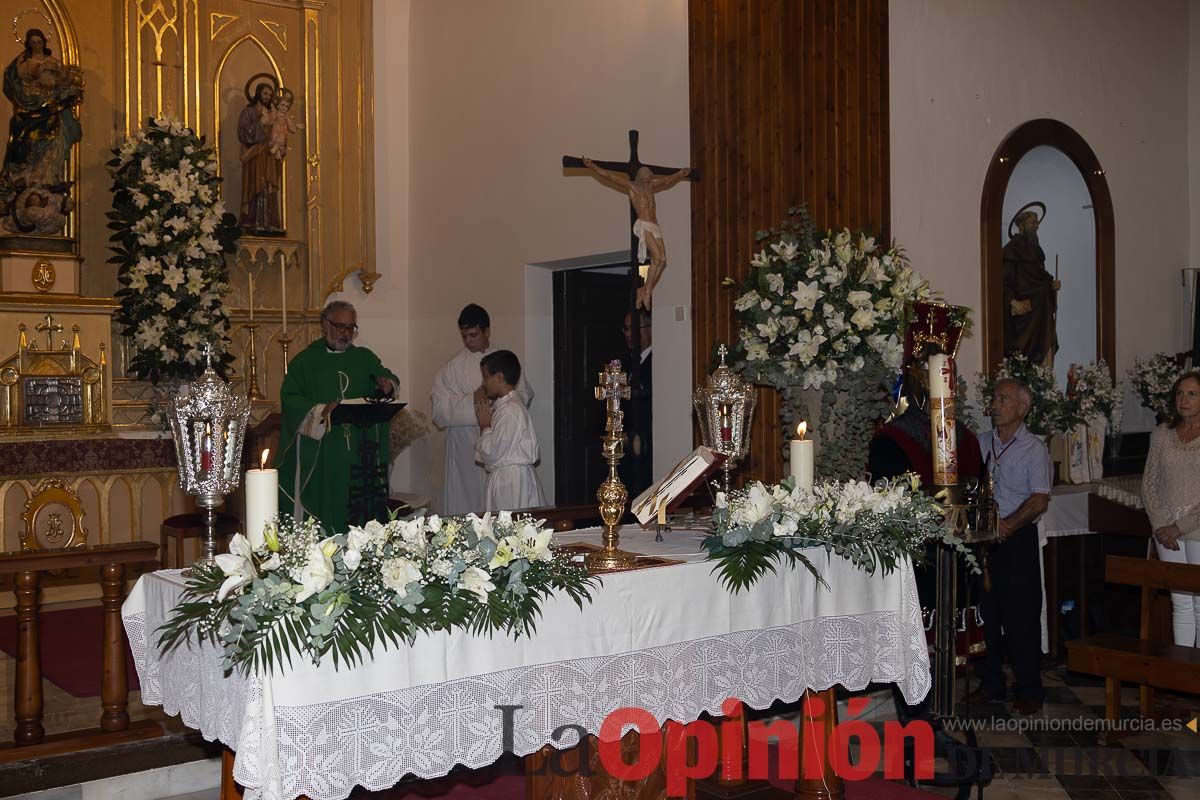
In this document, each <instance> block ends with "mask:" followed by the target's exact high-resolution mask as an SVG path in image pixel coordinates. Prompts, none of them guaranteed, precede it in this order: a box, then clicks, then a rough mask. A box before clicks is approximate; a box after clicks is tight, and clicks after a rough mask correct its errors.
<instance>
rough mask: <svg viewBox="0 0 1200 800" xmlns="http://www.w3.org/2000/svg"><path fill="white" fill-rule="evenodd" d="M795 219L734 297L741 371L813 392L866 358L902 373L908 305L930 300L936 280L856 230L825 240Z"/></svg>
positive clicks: (801, 216)
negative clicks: (929, 278) (931, 279)
mask: <svg viewBox="0 0 1200 800" xmlns="http://www.w3.org/2000/svg"><path fill="white" fill-rule="evenodd" d="M796 213H797V214H798V216H799V222H790V223H785V224H784V228H783V230H782V232H773V234H772V235H768V234H760V238H762V239H764V240H770V239H774V241H771V242H770V243H769V244H767V245H766V246H765V247H763V249H762V250H760V251H759V252H758V253H757V254H755V256H754V258H753V260H752V261H751V268H750V272H749V274H748V275H747V276H746V278H745V279H744V280H743V281H742V283H741V292H740V294H739V295H738V297H737V299H736V300H735V301H734V306H733V307H734V310H735V311H736V312H737V317H738V322H739V323H740V328H739V331H738V346H739V348H740V350H741V354H740V355H741V356H742V358H743V359H744V362H745V364H744V369H743V374H745V375H746V377H747V378H748V379H749V380H751V381H753V382H755V383H763V384H768V385H771V386H775V387H776V388H782V387H784V386H796V385H801V386H804V387H805V388H814V389H815V388H819V387H821V386H823V385H825V384H832V383H836V382H837V381H838V379H839V378H841V377H843V376H844V375H845V374H846V373H848V372H852V371H855V370H860V369H862V367H863V365H864V364H865V363H866V362H867V361H872V360H879V361H881V362H882V363H884V364H885V365H887V366H888V367H889V368H892V369H896V370H898V369H899V367H900V362H901V359H902V358H903V355H904V343H903V335H904V326H905V322H906V311H907V307H908V304H909V303H910V302H912V301H913V300H921V299H928V298H929V297H930V294H931V293H930V289H929V284H928V283H927V282H926V281H925V279H924V278H922V277H921V276H920V275H919V274H918V273H916V272H915V271H914V270H913V269H912V267H911V266H909V264H908V261H907V259H906V258H905V257H904V255H903V253H901V252H900V250H898V249H897V248H895V247H883V246H879V245H877V244H876V242H875V240H874V239H873V238H871V237H869V236H867V235H866V234H865V233H860V234H852V233H851V232H850V231H849V230H848V229H843V230H841V231H839V232H837V233H833V232H827V233H826V234H825V235H824V236H823V237H821V238H820V239H817V237H816V234H815V231H813V229H812V223H811V220H809V219H808V217H807V215H805V214H804V213H803V212H802V211H800V212H796ZM726 284H727V285H735V283H734V281H733V280H732V279H726Z"/></svg>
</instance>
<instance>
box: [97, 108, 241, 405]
mask: <svg viewBox="0 0 1200 800" xmlns="http://www.w3.org/2000/svg"><path fill="white" fill-rule="evenodd" d="M113 152H114V154H115V155H116V158H114V159H113V160H111V161H109V162H108V168H109V172H110V173H111V174H112V176H113V208H112V211H110V212H109V213H108V217H109V219H110V220H111V221H110V223H109V228H111V229H112V230H113V231H114V234H113V243H114V244H113V246H112V251H113V253H114V256H113V258H111V259H110V261H112V262H114V263H116V264H118V265H119V266H118V271H117V280H118V282H119V283H120V284H121V288H120V289H119V290H118V291H117V292H116V297H117V299H118V300H120V302H121V310H120V311H119V312H118V314H117V317H116V321H117V323H118V325H120V326H121V328H122V333H123V334H124V335H125V336H128V337H129V338H130V339H131V341H132V343H133V345H134V347H135V348H136V352H135V353H134V355H133V357H132V358H131V359H130V362H129V365H128V368H129V370H130V372H132V373H134V374H135V375H137V376H138V377H140V378H146V379H149V380H151V381H154V382H156V383H157V382H158V381H159V380H160V379H163V378H182V379H188V378H192V377H194V376H195V375H197V374H198V373H199V372H200V370H201V369H202V358H201V352H202V350H203V347H204V345H205V344H206V343H207V344H210V345H212V348H213V352H214V362H215V363H214V366H215V367H216V368H217V369H218V370H220V371H222V372H224V369H225V367H226V366H227V365H228V363H229V362H230V361H232V359H233V356H232V355H230V354H228V353H227V352H226V350H227V346H228V336H229V315H228V313H227V312H226V310H225V307H224V303H223V298H224V296H225V294H226V293H227V292H228V291H229V285H228V275H227V270H226V265H225V254H226V253H232V252H233V251H234V243H235V242H236V240H237V237H238V228H237V224H236V219H235V218H234V216H233V215H232V214H227V213H225V207H224V205H223V204H222V203H221V201H220V200H219V199H218V194H219V188H220V183H221V179H220V177H218V176H217V161H216V154H215V153H214V151H213V148H212V147H210V146H209V145H207V144H205V142H204V140H203V139H202V138H200V137H198V136H196V134H195V133H194V132H193V131H192V130H191V129H190V128H187V127H185V126H184V125H183V123H181V122H180V121H179V120H176V119H168V118H163V117H160V118H157V119H152V120H150V121H149V122H148V124H147V126H146V129H145V130H143V131H139V132H138V133H137V134H136V135H135V136H133V137H131V138H129V139H128V140H126V141H125V142H124V143H123V144H122V145H121V146H120V147H119V148H117V149H116V150H115V151H113Z"/></svg>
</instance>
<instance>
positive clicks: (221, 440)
mask: <svg viewBox="0 0 1200 800" xmlns="http://www.w3.org/2000/svg"><path fill="white" fill-rule="evenodd" d="M204 358H205V369H204V373H203V374H202V375H201V376H200V378H199V379H198V380H196V381H195V382H194V383H192V384H190V385H188V386H186V387H184V388H183V390H182V391H180V393H179V394H178V395H176V396H175V397H174V398H172V400H171V404H170V408H169V409H168V410H167V417H168V419H169V420H170V422H171V434H172V436H173V437H174V439H175V457H176V459H177V460H178V462H179V483H180V486H182V488H183V490H184V491H185V492H187V493H188V494H190V495H192V496H193V497H195V498H196V505H198V506H199V507H200V508H202V509H204V524H205V530H204V548H203V553H202V554H201V556H200V559H199V560H198V561H197V563H198V564H211V563H212V562H213V560H214V556H216V554H217V536H216V518H217V506H219V505H221V503H222V502H223V501H224V499H225V496H226V495H228V494H232V493H233V492H234V490H235V489H237V487H238V482H239V481H240V480H241V474H242V470H241V466H242V443H243V442H244V441H245V438H246V420H247V419H248V418H249V416H250V404H249V402H248V401H247V400H246V398H245V397H243V396H241V395H240V394H235V393H234V392H232V391H230V389H229V386H228V384H226V383H225V381H224V380H222V378H221V377H220V376H219V375H217V373H216V372H215V371H214V370H213V368H212V351H211V349H210V348H208V347H205V352H204Z"/></svg>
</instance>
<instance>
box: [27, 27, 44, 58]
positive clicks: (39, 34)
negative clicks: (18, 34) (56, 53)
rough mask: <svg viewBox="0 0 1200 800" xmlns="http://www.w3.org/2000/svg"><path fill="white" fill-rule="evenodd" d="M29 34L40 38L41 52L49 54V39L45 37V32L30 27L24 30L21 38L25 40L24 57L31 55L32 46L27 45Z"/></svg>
mask: <svg viewBox="0 0 1200 800" xmlns="http://www.w3.org/2000/svg"><path fill="white" fill-rule="evenodd" d="M31 36H37V37H39V38H41V40H42V52H43V53H45V54H46V55H50V40H49V39H47V38H46V34H44V33H42V29H41V28H30V29H29V30H27V31H25V38H24V39H22V40H21V41H23V42H25V57H26V58H28V57H29V56H31V55H33V48H32V47H30V46H29V39H30V37H31Z"/></svg>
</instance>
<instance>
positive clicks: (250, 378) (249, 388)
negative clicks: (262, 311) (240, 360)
mask: <svg viewBox="0 0 1200 800" xmlns="http://www.w3.org/2000/svg"><path fill="white" fill-rule="evenodd" d="M257 328H258V326H257V325H254V324H250V325H247V326H246V330H248V331H250V342H249V344H248V345H247V349H248V350H249V352H248V353H247V354H246V361H247V362H248V363H249V365H250V369H249V370H248V371H247V373H246V399H248V400H262V399H263V393H262V390H261V389H259V388H258V341H257V340H256V339H255V338H254V331H255V330H257Z"/></svg>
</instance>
